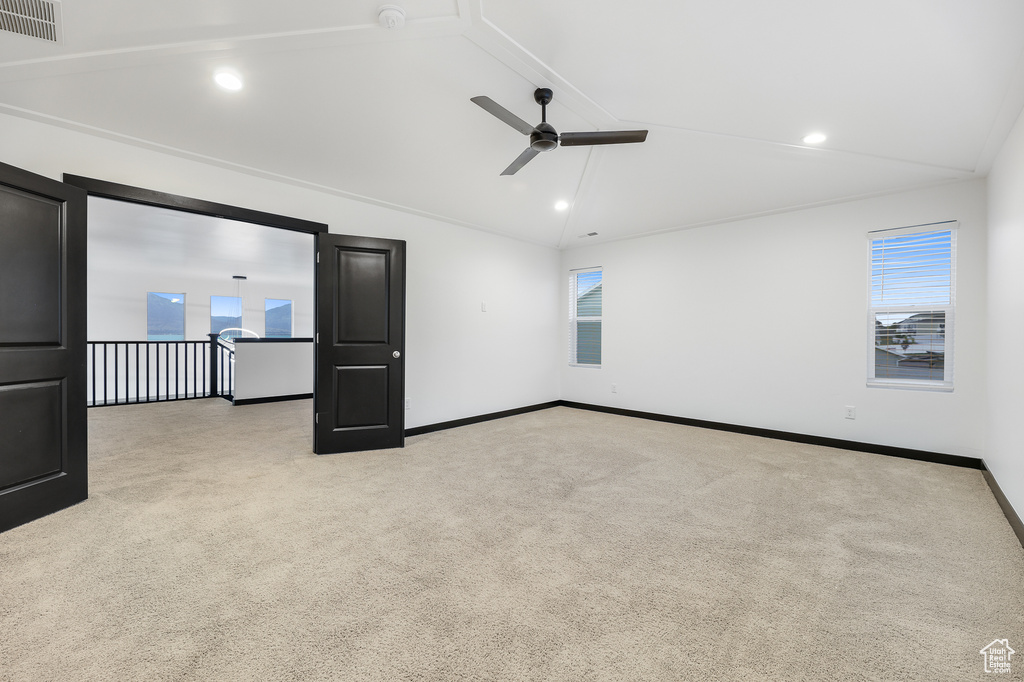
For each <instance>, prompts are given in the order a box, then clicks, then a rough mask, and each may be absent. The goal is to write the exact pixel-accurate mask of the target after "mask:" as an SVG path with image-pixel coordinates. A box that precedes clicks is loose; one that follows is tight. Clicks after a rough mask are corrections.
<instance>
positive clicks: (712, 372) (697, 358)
mask: <svg viewBox="0 0 1024 682" xmlns="http://www.w3.org/2000/svg"><path fill="white" fill-rule="evenodd" d="M953 219H955V220H959V221H960V232H959V236H958V240H959V241H958V254H957V258H958V269H957V273H958V274H957V278H958V279H957V302H958V308H957V313H956V315H957V317H956V329H955V332H954V333H955V350H954V352H955V374H956V376H955V390H954V391H953V392H952V393H937V392H925V391H911V390H895V389H882V388H867V387H866V385H865V377H866V370H867V327H866V325H867V277H868V263H867V232H868V231H869V230H879V229H885V228H895V227H901V226H907V225H916V224H921V223H930V222H937V221H944V220H953ZM581 231H583V230H581ZM985 257H986V240H985V184H984V181H974V182H969V183H962V184H953V185H947V186H943V187H939V188H933V189H928V190H921V191H914V192H907V193H903V194H896V195H889V196H884V197H878V198H873V199H868V200H861V201H855V202H850V203H844V204H839V205H832V206H826V207H819V208H815V209H808V210H803V211H798V212H793V213H786V214H781V215H775V216H768V217H762V218H757V219H751V220H745V221H740V222H734V223H729V224H724V225H715V226H708V227H703V228H697V229H692V230H685V231H679V232H673V233H667V234H662V235H654V236H650V237H643V238H638V239H633V240H628V241H620V242H614V243H610V244H605V245H595V246H592V247H584V248H578V249H574V250H571V251H567V252H564V253H563V255H562V272H563V275H562V276H563V283H562V286H561V290H562V291H563V292H564V291H566V288H565V287H566V286H567V281H568V271H569V270H570V269H571V268H582V267H588V266H603V267H604V287H603V295H604V302H605V304H604V324H603V334H604V349H603V353H602V354H603V358H602V362H603V366H602V367H601V369H589V368H574V367H569V366H568V364H567V362H565V361H564V360H563V361H562V363H561V364H562V370H561V373H562V397H563V398H564V399H566V400H572V401H580V402H586V403H595V404H600V405H609V406H616V407H623V408H627V409H634V410H642V411H648V412H655V413H660V414H668V415H676V416H683V417H690V418H696V419H705V420H710V421H717V422H725V423H730V424H740V425H746V426H755V427H761V428H768V429H779V430H783V431H790V432H795V433H803V434H812V435H818V436H826V437H831V438H842V439H849V440H854V441H861V442H868V443H878V444H885V445H894V446H900V447H907V448H917V449H922V450H929V451H934V452H943V453H954V454H961V455H967V456H971V457H980V456H982V454H983V448H984V442H985V438H984V421H985V420H984V404H985V350H986V345H985ZM564 299H565V301H563V303H562V319H563V320H567V319H568V309H567V308H568V305H567V304H568V297H567V296H565V297H564ZM561 326H562V329H561V330H560V331H561V333H562V338H563V343H562V347H563V348H565V347H566V345H565V341H564V340H565V339H566V336H567V333H568V332H567V330H568V325H567V324H565V323H563V324H562V325H561ZM612 383H615V384H617V387H618V392H617V393H614V394H613V393H612V392H611V384H612ZM847 405H852V406H854V407H856V419H855V420H853V421H851V420H848V419H845V418H844V416H845V411H844V408H845V406H847Z"/></svg>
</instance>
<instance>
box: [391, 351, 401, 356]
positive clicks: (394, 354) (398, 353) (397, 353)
mask: <svg viewBox="0 0 1024 682" xmlns="http://www.w3.org/2000/svg"><path fill="white" fill-rule="evenodd" d="M391 357H394V358H400V357H402V354H401V353H400V352H399V351H397V350H396V351H395V352H394V353H392V354H391Z"/></svg>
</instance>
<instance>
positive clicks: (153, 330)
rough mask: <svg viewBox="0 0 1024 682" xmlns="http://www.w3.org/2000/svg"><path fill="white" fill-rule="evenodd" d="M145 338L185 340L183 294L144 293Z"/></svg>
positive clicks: (150, 339) (152, 339) (151, 339)
mask: <svg viewBox="0 0 1024 682" xmlns="http://www.w3.org/2000/svg"><path fill="white" fill-rule="evenodd" d="M146 339H148V340H149V341H184V340H185V294H161V293H156V292H152V291H150V292H149V293H147V294H146Z"/></svg>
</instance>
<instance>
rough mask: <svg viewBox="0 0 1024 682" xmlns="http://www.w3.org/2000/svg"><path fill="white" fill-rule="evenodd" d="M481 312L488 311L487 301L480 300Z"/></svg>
mask: <svg viewBox="0 0 1024 682" xmlns="http://www.w3.org/2000/svg"><path fill="white" fill-rule="evenodd" d="M480 312H482V313H486V312H487V302H486V301H480Z"/></svg>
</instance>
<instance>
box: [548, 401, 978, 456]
mask: <svg viewBox="0 0 1024 682" xmlns="http://www.w3.org/2000/svg"><path fill="white" fill-rule="evenodd" d="M561 404H562V405H564V406H565V407H573V408H576V409H578V410H591V411H593V412H606V413H608V414H617V415H621V416H623V417H636V418H638V419H650V420H652V421H659V422H668V423H670V424H682V425H683V426H696V427H699V428H702V429H715V430H716V431H729V432H732V433H742V434H745V435H747V436H760V437H761V438H773V439H775V440H785V441H790V442H792V443H806V444H808V445H821V446H823V447H827V448H839V449H840V450H853V451H855V452H868V453H872V454H876V455H888V456H890V457H902V458H904V459H915V460H918V461H921V462H932V463H934V464H949V465H951V466H958V467H966V468H968V469H981V467H982V464H981V460H980V459H978V458H977V457H965V456H963V455H949V454H946V453H942V452H928V451H927V450H913V449H911V448H899V447H895V446H893V445H879V444H877V443H862V442H860V441H855V440H843V439H841V438H827V437H825V436H812V435H808V434H804V433H791V432H789V431H776V430H774V429H762V428H759V427H756V426H741V425H738V424H727V423H724V422H712V421H706V420H703V419H690V418H689V417H675V416H672V415H666V414H656V413H653V412H639V411H637V410H624V409H622V408H619V407H606V406H604V405H590V404H588V403H575V402H571V401H568V400H563V401H561Z"/></svg>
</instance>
